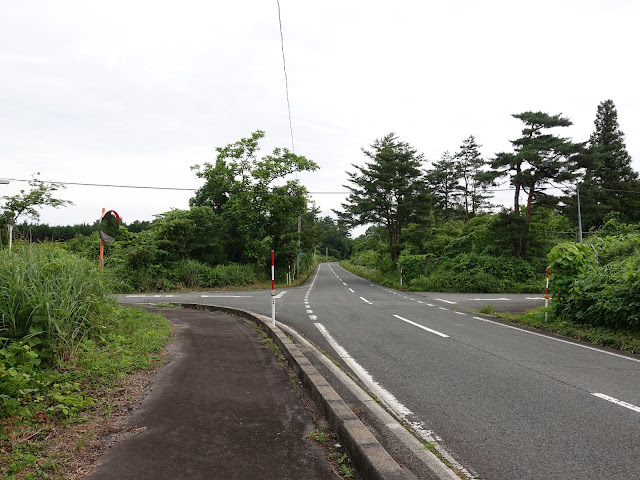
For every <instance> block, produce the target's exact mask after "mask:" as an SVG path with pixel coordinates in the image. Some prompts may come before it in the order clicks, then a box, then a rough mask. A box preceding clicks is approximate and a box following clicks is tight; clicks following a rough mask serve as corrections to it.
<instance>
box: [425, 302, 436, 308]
mask: <svg viewBox="0 0 640 480" xmlns="http://www.w3.org/2000/svg"><path fill="white" fill-rule="evenodd" d="M425 305H426V306H427V307H435V305H434V304H433V303H425Z"/></svg>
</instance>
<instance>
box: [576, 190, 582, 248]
mask: <svg viewBox="0 0 640 480" xmlns="http://www.w3.org/2000/svg"><path fill="white" fill-rule="evenodd" d="M576 199H577V201H578V232H579V233H578V238H579V239H580V243H582V214H581V213H580V183H577V184H576Z"/></svg>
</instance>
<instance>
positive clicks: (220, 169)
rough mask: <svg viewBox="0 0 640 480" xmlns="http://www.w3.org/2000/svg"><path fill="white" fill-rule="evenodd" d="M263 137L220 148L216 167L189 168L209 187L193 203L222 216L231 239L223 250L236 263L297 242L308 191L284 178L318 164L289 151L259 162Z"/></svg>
mask: <svg viewBox="0 0 640 480" xmlns="http://www.w3.org/2000/svg"><path fill="white" fill-rule="evenodd" d="M264 136H265V134H264V132H263V131H261V130H257V131H255V132H254V133H252V134H251V137H249V138H242V139H240V140H239V141H237V142H235V143H232V144H229V145H227V146H225V147H218V148H216V152H217V156H216V161H215V164H211V163H205V164H204V165H202V166H200V165H194V166H193V167H191V168H192V170H194V171H195V173H196V176H197V177H199V178H202V179H204V180H205V183H204V185H203V186H202V187H201V188H200V189H199V190H198V191H197V192H196V194H195V196H194V197H193V198H192V199H191V200H190V201H189V204H190V205H191V206H202V207H210V208H211V209H213V211H214V212H215V213H216V214H218V215H221V216H222V217H223V219H224V223H225V225H227V229H228V230H227V232H228V235H229V239H230V240H229V242H228V243H227V244H226V246H225V251H226V252H227V256H228V258H229V259H230V260H232V261H236V262H243V263H255V262H257V261H258V260H259V259H261V258H265V249H268V246H270V247H271V248H273V249H276V246H278V247H281V246H282V242H283V241H285V240H286V241H289V242H291V241H293V240H292V238H293V239H295V238H297V237H296V235H297V234H291V232H295V230H296V227H297V220H296V219H297V216H298V215H302V214H303V213H304V212H305V210H306V206H307V190H306V188H305V187H303V186H302V185H301V184H300V182H299V181H298V180H295V179H289V180H285V179H286V177H287V176H288V175H290V174H293V173H296V172H303V171H314V170H317V169H318V165H317V164H316V163H315V162H313V161H311V160H308V159H307V158H305V157H303V156H301V155H296V154H294V153H292V152H290V151H289V150H287V149H286V148H275V149H274V150H273V153H272V154H271V155H266V156H264V157H262V158H258V152H259V150H260V147H259V142H260V140H262V138H264ZM267 244H268V246H267Z"/></svg>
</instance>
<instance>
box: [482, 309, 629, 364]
mask: <svg viewBox="0 0 640 480" xmlns="http://www.w3.org/2000/svg"><path fill="white" fill-rule="evenodd" d="M473 318H475V319H476V320H482V321H483V322H487V323H493V324H494V325H498V326H500V327H504V328H511V329H513V330H517V331H519V332H522V333H528V334H529V335H535V336H537V337H542V338H546V339H548V340H554V341H556V342H561V343H567V344H569V345H573V346H574V347H580V348H586V349H587V350H593V351H594V352H599V353H605V354H607V355H611V356H612V357H618V358H624V359H625V360H629V361H631V362H637V363H640V359H638V358H631V357H627V356H625V355H620V354H619V353H614V352H607V351H606V350H600V349H599V348H595V347H590V346H589V345H582V344H580V343H575V342H570V341H569V340H563V339H561V338H555V337H550V336H548V335H543V334H542V333H538V332H532V331H530V330H524V329H522V328H518V327H513V326H511V325H506V324H504V323H499V322H495V321H493V320H489V319H488V318H482V317H473Z"/></svg>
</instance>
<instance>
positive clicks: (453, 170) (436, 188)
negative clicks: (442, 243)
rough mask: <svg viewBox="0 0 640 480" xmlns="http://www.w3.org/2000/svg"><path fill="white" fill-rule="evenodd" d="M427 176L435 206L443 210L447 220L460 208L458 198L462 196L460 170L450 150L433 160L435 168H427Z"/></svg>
mask: <svg viewBox="0 0 640 480" xmlns="http://www.w3.org/2000/svg"><path fill="white" fill-rule="evenodd" d="M425 178H426V180H427V185H428V187H429V189H430V190H431V192H432V194H433V196H434V199H435V206H436V207H437V208H439V209H440V210H441V212H442V216H443V217H444V218H445V220H449V219H450V218H451V217H452V216H453V214H454V212H455V211H456V210H457V208H458V205H459V204H458V201H457V200H458V198H459V197H460V193H459V189H458V185H459V183H460V170H459V169H458V168H457V166H456V161H455V158H454V157H453V156H452V155H451V153H449V151H446V152H444V153H443V154H442V157H441V159H440V161H438V162H433V168H432V169H430V170H427V172H426V175H425Z"/></svg>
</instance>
